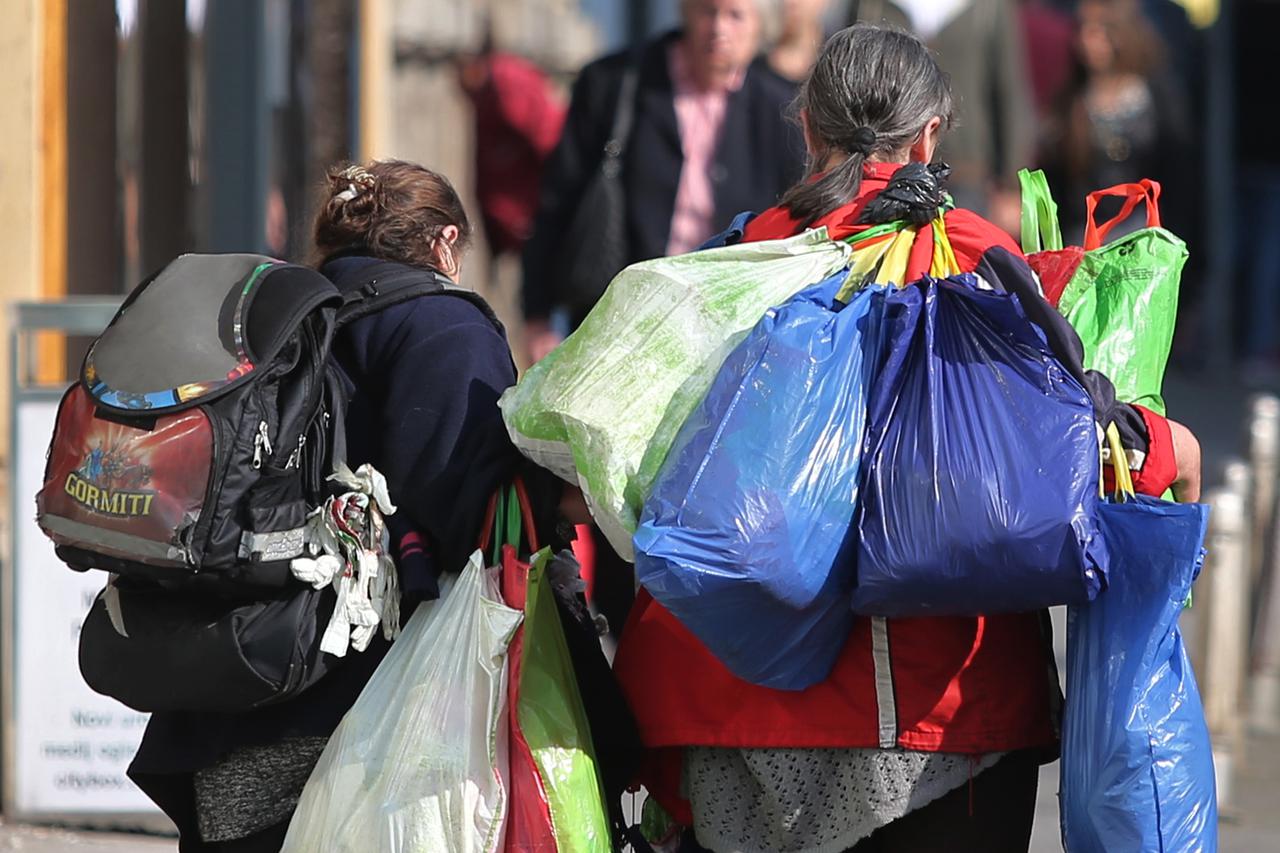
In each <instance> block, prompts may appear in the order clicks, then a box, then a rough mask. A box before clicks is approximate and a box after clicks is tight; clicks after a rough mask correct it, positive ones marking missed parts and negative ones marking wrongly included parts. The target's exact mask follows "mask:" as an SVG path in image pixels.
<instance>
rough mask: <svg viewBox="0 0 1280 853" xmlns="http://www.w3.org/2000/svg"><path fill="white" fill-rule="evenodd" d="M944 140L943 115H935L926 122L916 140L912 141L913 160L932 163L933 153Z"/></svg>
mask: <svg viewBox="0 0 1280 853" xmlns="http://www.w3.org/2000/svg"><path fill="white" fill-rule="evenodd" d="M941 141H942V117H941V116H934V117H933V118H931V119H929V121H928V122H926V123H925V126H924V127H923V128H922V129H921V130H920V135H919V136H917V137H916V141H915V142H913V143H911V160H912V162H916V163H932V162H933V154H934V152H935V151H937V150H938V143H939V142H941Z"/></svg>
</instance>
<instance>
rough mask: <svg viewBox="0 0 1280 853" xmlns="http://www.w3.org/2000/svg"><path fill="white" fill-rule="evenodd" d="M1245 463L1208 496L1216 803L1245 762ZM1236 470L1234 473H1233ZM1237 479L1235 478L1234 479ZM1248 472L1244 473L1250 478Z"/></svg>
mask: <svg viewBox="0 0 1280 853" xmlns="http://www.w3.org/2000/svg"><path fill="white" fill-rule="evenodd" d="M1243 468H1244V465H1243V463H1239V462H1237V463H1232V464H1231V465H1229V466H1228V472H1227V473H1228V482H1229V483H1230V482H1231V481H1232V480H1235V482H1234V483H1232V484H1231V485H1228V486H1227V487H1226V488H1223V489H1218V490H1215V491H1214V492H1212V493H1211V494H1210V496H1209V502H1210V503H1211V504H1212V505H1213V515H1212V517H1211V518H1212V520H1211V523H1210V529H1209V537H1208V547H1209V561H1208V565H1207V566H1206V569H1205V571H1206V572H1207V574H1208V579H1209V589H1210V598H1209V608H1208V625H1207V626H1206V627H1207V637H1206V652H1205V656H1206V662H1205V673H1204V710H1205V720H1206V721H1207V722H1208V724H1209V732H1210V734H1211V736H1212V738H1213V764H1214V770H1215V773H1216V775H1217V781H1218V804H1219V806H1220V807H1224V806H1226V804H1228V803H1229V802H1230V801H1231V798H1232V793H1233V792H1232V785H1231V781H1232V777H1233V775H1234V771H1235V768H1236V766H1237V764H1238V763H1239V759H1240V758H1242V755H1241V751H1242V747H1243V726H1242V721H1241V715H1240V697H1241V691H1242V688H1243V682H1244V654H1245V632H1246V629H1245V622H1246V618H1247V613H1248V594H1247V592H1246V585H1247V582H1248V565H1249V563H1248V541H1249V540H1248V516H1247V514H1246V509H1245V499H1244V493H1242V492H1240V491H1238V490H1237V489H1238V487H1239V485H1240V480H1241V476H1240V474H1241V471H1240V469H1243ZM1232 469H1235V470H1232ZM1232 475H1234V476H1232ZM1247 475H1248V471H1247V469H1245V470H1244V476H1245V477H1246V478H1247Z"/></svg>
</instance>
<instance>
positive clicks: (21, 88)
mask: <svg viewBox="0 0 1280 853" xmlns="http://www.w3.org/2000/svg"><path fill="white" fill-rule="evenodd" d="M47 3H48V0H4V2H3V4H2V5H3V14H4V26H0V80H3V81H4V97H0V128H3V129H4V132H3V133H0V257H2V258H4V259H5V274H4V275H3V276H0V304H3V305H4V306H5V324H4V338H3V342H2V345H0V413H2V414H0V471H3V472H4V473H5V480H6V482H7V471H8V467H9V466H8V460H9V328H10V325H9V324H10V320H11V317H10V315H11V312H10V311H9V310H8V306H9V304H10V303H12V302H14V301H17V300H23V299H34V298H37V297H38V296H40V295H41V294H42V292H43V287H42V283H43V279H44V273H45V270H44V269H43V263H44V254H43V245H44V231H45V229H46V227H47V225H48V223H46V222H45V221H44V213H45V211H44V208H43V207H42V206H41V205H40V203H39V187H40V185H41V181H42V180H43V179H44V178H43V172H42V169H41V168H40V165H41V162H42V157H43V153H44V151H45V150H46V148H45V146H47V145H48V144H49V143H50V139H49V138H48V137H47V135H46V133H45V128H42V123H41V121H40V117H41V115H42V112H43V109H44V101H43V97H44V92H43V90H42V88H41V84H42V81H43V75H42V73H41V64H42V62H43V60H44V58H45V50H44V38H45V35H46V30H45V28H44V26H43V18H44V14H45V7H46V5H47ZM58 254H59V255H60V254H61V252H59V253H58ZM2 505H3V506H5V507H7V506H8V501H7V499H6V500H5V502H4V504H2ZM4 526H5V528H8V525H7V524H6V525H4ZM5 532H6V533H7V529H6V531H5Z"/></svg>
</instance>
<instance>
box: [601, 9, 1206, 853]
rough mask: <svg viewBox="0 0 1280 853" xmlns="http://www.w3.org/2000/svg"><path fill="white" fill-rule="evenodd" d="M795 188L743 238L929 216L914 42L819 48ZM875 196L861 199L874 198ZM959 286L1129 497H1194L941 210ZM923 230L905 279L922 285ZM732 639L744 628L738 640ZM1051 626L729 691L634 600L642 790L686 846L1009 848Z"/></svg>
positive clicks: (1022, 839)
mask: <svg viewBox="0 0 1280 853" xmlns="http://www.w3.org/2000/svg"><path fill="white" fill-rule="evenodd" d="M799 107H800V117H801V121H802V124H803V127H804V131H805V141H806V145H807V147H808V151H809V157H810V166H809V177H808V178H807V179H806V180H805V181H804V182H803V183H801V184H800V185H798V186H796V187H795V188H793V189H792V190H791V191H789V192H788V193H787V194H786V195H785V196H784V197H783V200H782V203H781V204H780V205H779V206H777V207H775V208H773V209H771V210H768V211H766V212H764V213H763V214H761V215H760V216H759V217H757V218H755V219H754V220H753V221H752V222H751V223H750V224H749V225H748V226H747V228H746V231H745V234H744V236H743V239H745V240H767V239H773V238H782V237H788V236H791V235H793V234H796V233H799V232H800V231H803V230H805V229H807V228H815V227H819V226H825V227H826V228H827V229H828V232H829V234H830V235H831V237H832V238H834V239H840V238H843V237H847V236H849V235H851V234H855V233H857V232H859V231H860V230H862V229H865V228H868V227H870V226H871V225H874V224H876V222H877V221H888V220H890V219H897V218H914V219H915V220H916V221H921V222H923V221H928V220H929V219H932V218H933V217H934V216H935V215H936V212H937V210H938V207H939V205H940V203H941V202H942V201H943V198H944V196H943V193H942V190H941V188H940V184H939V179H940V177H942V176H945V169H944V168H941V167H937V166H934V167H927V166H926V164H928V163H929V162H930V161H931V160H932V158H933V153H934V150H935V148H936V147H937V145H938V141H939V139H940V137H941V135H942V133H943V131H944V130H945V129H946V127H947V126H948V125H949V124H950V121H951V109H952V104H951V94H950V90H949V85H948V81H947V77H946V75H945V74H944V73H943V72H942V71H941V70H940V69H939V68H938V66H937V64H936V62H935V61H934V59H933V58H932V56H931V55H930V54H929V52H928V51H927V49H925V48H924V46H922V45H921V44H920V42H919V41H917V40H916V39H915V38H913V37H912V36H910V35H907V34H905V33H902V32H897V31H893V30H887V29H881V28H877V27H872V26H865V25H858V26H854V27H850V28H849V29H846V30H843V31H842V32H840V33H838V34H836V35H835V36H834V37H832V39H831V40H830V41H829V42H828V43H827V45H826V47H825V48H824V50H823V53H822V55H821V57H820V58H819V59H818V62H817V65H816V67H815V68H814V71H813V73H812V76H811V77H810V79H809V80H808V81H807V82H806V83H805V85H804V88H803V89H802V91H801V93H800V96H799ZM872 202H875V203H874V204H873V203H872ZM944 221H945V226H946V229H947V235H948V237H949V238H950V240H951V243H952V246H953V247H954V250H955V254H956V257H957V260H958V261H959V264H960V266H961V268H962V270H964V271H966V272H974V273H976V274H977V275H978V276H979V277H980V278H981V279H982V280H983V281H985V282H986V283H987V284H989V285H990V286H991V287H993V288H995V289H997V290H1005V291H1012V292H1016V293H1017V294H1018V295H1019V299H1020V302H1021V303H1022V305H1023V307H1024V310H1026V313H1027V314H1028V316H1029V318H1030V319H1031V321H1032V322H1035V323H1036V324H1037V325H1039V326H1040V327H1041V328H1042V329H1043V331H1044V332H1045V334H1046V336H1047V338H1048V340H1049V342H1050V344H1051V346H1053V348H1054V351H1055V353H1056V354H1057V355H1058V357H1059V359H1060V360H1061V361H1062V363H1063V365H1064V367H1066V369H1067V370H1068V371H1070V372H1071V373H1073V374H1074V375H1076V377H1077V378H1078V379H1079V380H1080V381H1081V382H1082V383H1083V384H1084V385H1085V387H1086V388H1088V389H1089V391H1090V394H1091V396H1092V398H1093V401H1094V406H1095V412H1096V415H1097V418H1098V420H1099V422H1100V423H1101V424H1103V425H1105V424H1108V423H1111V422H1114V423H1116V424H1117V425H1118V426H1119V427H1120V430H1121V433H1122V435H1123V437H1124V442H1125V447H1126V448H1127V449H1128V450H1129V454H1128V455H1129V461H1130V466H1131V468H1133V469H1134V470H1133V473H1134V478H1135V483H1136V485H1137V488H1138V490H1139V491H1142V492H1144V493H1146V494H1152V495H1159V494H1161V493H1163V492H1164V490H1165V489H1166V488H1168V487H1170V486H1171V485H1172V486H1173V487H1174V489H1175V491H1176V492H1177V493H1178V496H1179V497H1180V498H1183V499H1193V500H1194V499H1195V498H1196V497H1197V496H1198V491H1199V449H1198V446H1197V445H1196V442H1195V438H1194V437H1193V436H1192V435H1191V433H1190V432H1189V431H1187V430H1186V428H1185V427H1182V426H1181V425H1179V424H1176V423H1173V422H1172V421H1168V420H1166V419H1164V418H1162V417H1160V416H1159V415H1157V414H1155V413H1153V412H1150V411H1148V410H1146V409H1142V408H1140V407H1137V406H1129V405H1125V404H1123V403H1119V402H1117V401H1116V399H1115V393H1114V389H1113V388H1112V385H1111V383H1110V382H1109V381H1108V380H1107V379H1106V377H1104V376H1101V375H1099V374H1097V373H1094V372H1091V371H1085V370H1084V369H1083V366H1082V348H1081V345H1080V341H1079V338H1078V337H1077V336H1076V334H1075V332H1074V331H1073V330H1072V329H1071V327H1070V326H1069V325H1068V324H1067V323H1066V322H1065V320H1063V319H1062V318H1061V317H1060V316H1059V315H1058V314H1057V313H1056V312H1055V311H1054V310H1053V309H1052V308H1051V307H1049V305H1048V304H1047V303H1046V302H1044V300H1043V297H1042V296H1041V295H1040V292H1039V285H1038V283H1037V282H1036V279H1035V277H1034V275H1033V274H1032V272H1031V270H1030V269H1029V268H1028V267H1027V264H1026V261H1025V260H1024V259H1023V257H1022V254H1021V252H1020V251H1019V249H1018V247H1017V245H1016V244H1015V243H1014V242H1013V241H1012V240H1010V238H1009V237H1008V235H1006V234H1004V233H1003V232H1001V231H1000V230H999V229H997V228H996V227H995V226H993V225H991V224H990V223H988V222H986V221H985V220H983V219H982V218H981V217H979V216H977V215H976V214H974V213H972V212H970V211H967V210H948V211H947V212H946V213H945V220H944ZM932 248H933V235H932V230H931V228H929V227H924V228H921V230H920V234H919V237H918V238H917V241H916V244H915V246H914V249H913V252H912V259H911V262H910V264H909V267H908V276H907V280H912V277H913V276H916V277H918V276H919V275H921V274H923V273H925V272H927V271H928V268H929V260H930V258H931V256H932ZM743 629H744V630H751V627H750V626H749V625H744V626H743ZM1048 630H1049V629H1048V620H1047V613H1025V614H1006V615H999V616H979V617H946V618H938V617H934V618H911V619H905V618H904V619H872V618H867V619H861V620H858V622H857V623H856V624H855V627H854V630H853V632H852V634H851V635H850V637H849V639H848V640H847V642H846V644H845V647H844V649H843V651H842V653H841V656H840V658H839V660H838V662H837V664H836V666H835V669H834V670H833V671H832V673H831V675H830V676H829V677H828V678H827V679H826V680H825V681H823V682H821V683H819V684H817V685H814V686H813V687H810V688H808V689H806V690H803V691H796V692H789V691H780V690H773V689H769V688H765V687H758V686H755V685H752V684H748V683H747V682H745V681H742V680H740V679H738V678H736V677H735V676H733V675H732V674H731V673H730V672H729V671H728V670H727V669H726V668H725V667H724V666H723V665H722V664H720V663H719V661H717V660H716V659H715V658H714V657H713V656H712V655H711V653H710V652H709V651H708V650H707V649H706V648H705V647H704V646H703V645H702V644H701V643H700V642H699V641H698V640H697V639H696V638H695V637H694V636H693V634H691V633H690V632H689V631H687V630H686V629H685V628H684V627H683V626H682V625H681V624H680V623H679V622H678V621H677V620H676V619H675V617H674V616H672V615H671V613H670V612H668V611H667V610H665V609H664V608H663V607H662V606H661V605H659V604H658V603H657V602H655V601H654V600H653V599H652V598H651V597H649V595H648V594H647V593H645V592H641V594H640V596H639V598H638V599H637V602H636V606H635V609H634V610H633V611H632V614H631V618H630V620H629V621H628V624H627V626H626V629H625V630H624V632H623V635H622V639H621V644H620V647H619V649H618V653H617V658H616V660H615V669H616V671H617V673H618V676H619V678H620V679H621V681H622V684H623V688H624V690H625V691H626V692H627V694H628V698H629V700H630V701H631V704H632V707H633V709H634V711H635V713H636V717H637V719H638V722H639V724H640V729H641V734H642V736H643V738H644V741H645V744H646V746H647V747H648V748H649V750H650V753H649V756H648V768H647V771H646V774H645V782H646V785H647V786H648V788H649V790H650V792H651V794H652V795H653V796H654V797H655V798H656V799H657V800H658V801H659V802H660V803H661V804H662V805H663V806H664V807H665V808H666V809H667V811H668V812H670V813H671V815H672V816H673V817H674V818H676V820H677V821H679V822H680V823H682V824H684V825H685V826H689V827H692V828H693V830H694V833H695V834H696V840H694V838H692V837H686V840H685V842H684V848H683V849H685V850H692V851H696V850H702V849H710V850H715V851H788V853H790V852H791V851H817V853H826V852H827V851H831V853H839V852H840V851H845V850H852V851H855V853H866V851H924V850H939V851H942V850H945V851H970V850H972V851H1025V850H1026V849H1027V846H1028V844H1029V843H1030V836H1031V825H1032V819H1033V816H1034V811H1035V800H1036V783H1037V776H1038V768H1039V765H1040V764H1041V763H1043V762H1045V761H1049V760H1052V759H1053V758H1054V757H1055V756H1056V752H1057V746H1058V735H1057V725H1056V719H1055V710H1056V707H1057V703H1058V702H1059V701H1060V698H1061V697H1060V694H1059V692H1058V684H1057V674H1056V671H1055V668H1054V663H1053V657H1052V652H1051V644H1050V642H1049V634H1048Z"/></svg>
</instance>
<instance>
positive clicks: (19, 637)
mask: <svg viewBox="0 0 1280 853" xmlns="http://www.w3.org/2000/svg"><path fill="white" fill-rule="evenodd" d="M118 307H119V300H118V299H116V300H109V299H97V300H92V299H81V300H68V301H67V302H63V303H34V302H24V303H15V304H13V305H11V306H10V307H9V311H8V312H7V314H8V319H9V320H10V323H11V326H10V333H11V349H10V352H11V354H12V359H11V367H10V371H11V372H10V385H9V389H10V409H9V412H8V415H9V423H10V433H9V447H8V448H6V451H7V453H6V455H7V457H8V459H9V460H10V467H9V471H8V475H9V477H8V480H9V490H10V503H9V507H8V512H7V513H5V515H7V516H8V518H7V519H5V520H4V526H5V527H6V528H7V531H8V533H9V536H8V539H9V545H10V550H9V553H8V554H6V555H5V558H4V567H3V569H4V573H3V576H2V580H3V599H2V600H0V607H2V610H0V619H3V624H2V627H3V635H4V656H3V675H4V685H3V697H2V698H3V702H4V768H3V769H4V806H5V812H6V816H7V817H9V818H10V819H28V820H40V819H53V820H80V821H83V822H85V823H100V824H103V825H111V824H118V825H126V824H131V825H136V826H147V827H149V828H158V827H161V826H164V825H166V824H167V821H164V819H163V817H162V816H160V814H159V811H158V810H157V809H156V808H155V806H154V805H153V804H152V803H151V801H150V800H149V799H147V797H146V796H145V795H144V794H143V793H142V792H141V791H140V790H139V789H138V788H137V787H136V786H135V785H134V784H133V783H132V782H131V781H129V778H128V776H127V775H126V774H127V771H128V768H129V762H130V761H132V760H133V756H134V754H135V753H136V752H137V749H138V744H139V743H140V742H141V740H142V734H143V731H144V730H145V728H146V725H147V715H146V714H141V713H138V712H137V711H134V710H132V709H130V708H126V707H125V706H124V705H121V704H120V703H119V702H117V701H115V700H114V699H110V698H108V697H106V696H100V695H98V694H97V693H94V692H93V691H92V690H90V689H89V687H88V685H86V684H85V682H84V679H83V678H82V677H81V675H80V666H79V645H80V626H81V622H82V620H83V619H84V617H85V615H86V614H87V613H88V612H89V608H90V606H91V605H92V603H93V601H94V599H95V598H96V597H97V595H98V592H99V591H100V590H101V589H102V587H103V585H104V584H105V583H106V575H105V574H104V573H103V572H96V571H95V572H85V573H80V572H75V571H72V570H71V569H69V568H67V566H66V565H65V564H63V563H62V561H60V560H59V559H58V558H57V555H56V554H55V553H54V550H53V544H52V543H51V542H50V541H49V540H48V539H47V538H45V536H44V534H43V533H42V532H41V530H40V528H39V526H38V525H37V524H36V520H35V495H36V492H37V491H39V490H40V488H41V486H42V485H43V484H44V473H45V455H46V451H47V449H48V447H49V439H50V437H51V436H52V434H53V425H54V421H55V420H56V418H57V412H58V401H59V400H60V399H61V397H62V391H63V390H64V389H63V388H58V387H50V386H48V385H41V384H40V383H39V382H37V381H36V380H35V379H34V377H35V376H37V375H39V370H38V369H37V368H38V367H39V357H40V356H39V353H40V352H41V350H40V348H39V347H37V346H35V345H34V344H35V339H36V338H37V334H36V333H37V332H45V331H52V332H54V333H66V334H96V333H97V332H98V331H101V329H103V328H104V327H105V326H106V325H107V323H108V322H109V321H110V319H111V317H112V316H113V315H114V314H115V312H116V310H117V309H118Z"/></svg>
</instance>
